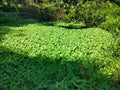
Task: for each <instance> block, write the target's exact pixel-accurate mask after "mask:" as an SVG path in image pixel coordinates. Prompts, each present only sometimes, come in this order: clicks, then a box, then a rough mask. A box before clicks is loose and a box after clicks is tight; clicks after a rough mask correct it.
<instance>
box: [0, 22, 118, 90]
mask: <svg viewBox="0 0 120 90" xmlns="http://www.w3.org/2000/svg"><path fill="white" fill-rule="evenodd" d="M28 22H29V23H28ZM30 22H31V23H30ZM70 25H72V26H76V24H73V23H70V24H69V23H58V22H56V23H53V22H41V23H38V22H33V21H26V22H25V21H24V23H23V22H22V23H20V22H18V23H12V24H6V25H1V26H0V34H1V35H0V36H1V37H0V40H1V43H0V61H1V62H0V67H1V74H0V78H1V79H0V80H1V81H0V82H1V83H0V88H1V89H2V90H6V89H7V90H8V89H11V90H16V89H17V90H19V89H20V90H21V89H23V90H24V89H27V90H31V89H32V90H55V89H58V90H59V89H60V90H74V89H77V90H78V89H82V90H87V89H97V90H99V89H105V90H108V89H109V90H118V88H120V87H119V86H118V84H119V80H120V78H119V75H120V71H119V69H120V62H119V60H117V59H116V60H113V57H112V54H111V52H110V50H109V49H110V48H111V46H112V45H113V40H114V38H113V37H112V34H110V33H108V32H106V31H104V30H101V29H100V28H86V29H81V27H80V28H79V29H77V30H76V29H69V28H68V29H66V28H64V27H65V26H70ZM81 25H82V24H81ZM81 25H80V26H81ZM63 26H64V27H63ZM77 26H78V24H77Z"/></svg>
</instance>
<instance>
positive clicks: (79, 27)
mask: <svg viewBox="0 0 120 90" xmlns="http://www.w3.org/2000/svg"><path fill="white" fill-rule="evenodd" d="M59 27H62V28H65V29H87V28H90V27H88V26H73V25H69V26H59Z"/></svg>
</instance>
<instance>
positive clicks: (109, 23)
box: [100, 15, 120, 34]
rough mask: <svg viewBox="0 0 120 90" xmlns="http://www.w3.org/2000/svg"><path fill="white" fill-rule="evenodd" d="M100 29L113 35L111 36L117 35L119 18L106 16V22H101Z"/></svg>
mask: <svg viewBox="0 0 120 90" xmlns="http://www.w3.org/2000/svg"><path fill="white" fill-rule="evenodd" d="M100 27H101V28H103V29H105V30H107V31H109V32H111V33H113V34H117V33H119V32H120V31H119V30H120V17H115V18H114V17H113V16H111V15H110V16H107V17H106V21H105V22H103V23H102V24H101V25H100Z"/></svg>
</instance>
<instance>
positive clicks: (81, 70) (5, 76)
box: [0, 47, 115, 90]
mask: <svg viewBox="0 0 120 90" xmlns="http://www.w3.org/2000/svg"><path fill="white" fill-rule="evenodd" d="M96 59H97V58H96ZM83 61H84V60H82V59H81V60H73V61H72V60H71V61H68V59H67V58H65V57H61V58H51V57H47V56H43V55H42V54H39V55H37V56H35V57H29V56H28V54H27V53H26V52H24V51H23V52H22V54H20V53H17V52H14V51H12V50H10V49H8V48H5V47H0V81H1V83H0V89H1V90H12V89H16V90H17V89H22V90H24V89H28V90H33V89H34V90H80V89H82V90H88V89H96V90H98V89H109V90H113V89H114V88H115V87H114V88H113V87H111V86H110V85H109V84H108V82H107V76H106V75H104V74H102V73H101V72H100V71H99V65H98V64H97V63H90V62H88V61H85V62H83Z"/></svg>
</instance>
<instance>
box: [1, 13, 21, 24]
mask: <svg viewBox="0 0 120 90" xmlns="http://www.w3.org/2000/svg"><path fill="white" fill-rule="evenodd" d="M11 17H12V18H11ZM19 18H20V17H19V16H18V15H17V13H5V12H2V11H0V23H1V24H2V23H9V22H16V21H17V20H18V19H19Z"/></svg>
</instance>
